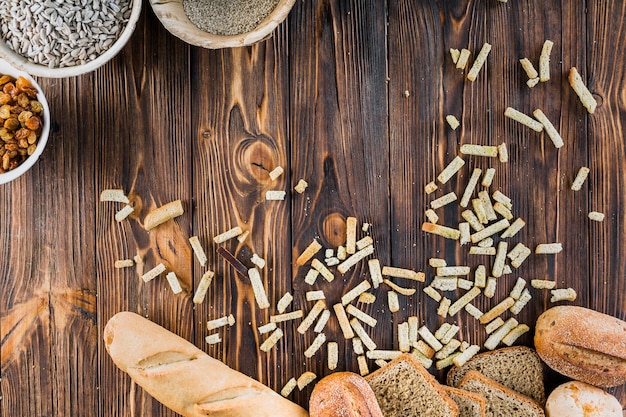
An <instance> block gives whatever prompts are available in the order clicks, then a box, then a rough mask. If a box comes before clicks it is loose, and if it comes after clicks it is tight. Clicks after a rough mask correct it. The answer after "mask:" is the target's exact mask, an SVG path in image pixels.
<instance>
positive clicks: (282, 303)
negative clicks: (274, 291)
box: [276, 291, 293, 314]
mask: <svg viewBox="0 0 626 417" xmlns="http://www.w3.org/2000/svg"><path fill="white" fill-rule="evenodd" d="M292 301H293V296H292V295H291V293H290V292H289V291H287V292H286V293H285V295H283V296H282V297H281V298H280V300H278V302H277V303H276V310H277V311H278V312H279V313H281V314H282V313H284V312H285V310H287V307H289V304H291V302H292Z"/></svg>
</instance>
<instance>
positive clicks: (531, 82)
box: [526, 77, 539, 88]
mask: <svg viewBox="0 0 626 417" xmlns="http://www.w3.org/2000/svg"><path fill="white" fill-rule="evenodd" d="M537 84H539V77H537V78H531V79H530V80H528V81H526V85H527V86H528V87H530V88H533V87H534V86H536V85H537Z"/></svg>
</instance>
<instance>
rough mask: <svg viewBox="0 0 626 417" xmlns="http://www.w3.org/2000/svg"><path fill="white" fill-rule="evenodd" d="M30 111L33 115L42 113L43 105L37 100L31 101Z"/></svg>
mask: <svg viewBox="0 0 626 417" xmlns="http://www.w3.org/2000/svg"><path fill="white" fill-rule="evenodd" d="M30 111H32V112H33V113H41V112H42V111H43V104H41V102H39V101H37V100H31V102H30Z"/></svg>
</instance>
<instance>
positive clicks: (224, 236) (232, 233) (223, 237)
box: [213, 226, 243, 244]
mask: <svg viewBox="0 0 626 417" xmlns="http://www.w3.org/2000/svg"><path fill="white" fill-rule="evenodd" d="M242 233H243V230H242V229H241V227H239V226H236V227H233V228H232V229H230V230H227V231H225V232H223V233H220V234H219V235H217V236H215V237H214V238H213V242H215V243H217V244H220V243H224V242H226V241H227V240H230V239H232V238H234V237H237V236H239V235H240V234H242Z"/></svg>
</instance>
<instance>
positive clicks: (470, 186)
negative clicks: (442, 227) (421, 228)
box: [431, 147, 497, 223]
mask: <svg viewBox="0 0 626 417" xmlns="http://www.w3.org/2000/svg"><path fill="white" fill-rule="evenodd" d="M461 148H462V147H461ZM461 152H462V151H461ZM496 152H497V150H496ZM481 174H482V170H481V169H480V168H475V169H474V171H472V176H471V177H470V179H469V181H468V182H467V186H466V187H465V191H464V192H463V195H462V196H461V202H460V203H459V205H460V206H461V207H467V204H468V203H469V201H470V199H471V198H472V194H473V193H474V189H475V188H476V184H478V180H479V179H480V176H481ZM431 223H436V222H431Z"/></svg>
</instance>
